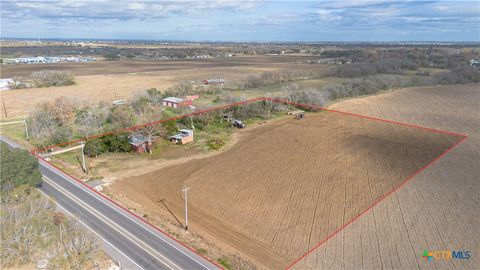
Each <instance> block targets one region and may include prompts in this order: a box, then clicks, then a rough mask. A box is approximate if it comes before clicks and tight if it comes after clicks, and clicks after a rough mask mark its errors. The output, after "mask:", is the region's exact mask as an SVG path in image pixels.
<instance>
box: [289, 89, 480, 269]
mask: <svg viewBox="0 0 480 270" xmlns="http://www.w3.org/2000/svg"><path fill="white" fill-rule="evenodd" d="M479 104H480V85H479V84H471V85H449V86H440V87H422V88H412V89H405V90H398V91H394V92H391V93H386V94H383V95H378V96H371V97H366V98H358V99H352V100H347V101H344V102H341V103H338V104H335V105H333V107H334V108H335V109H338V110H343V111H350V112H353V113H359V114H364V115H369V116H373V117H382V118H386V119H391V120H395V121H401V122H407V123H412V124H417V125H423V126H428V127H431V128H437V129H444V130H449V131H453V132H457V133H461V134H468V135H469V137H468V139H467V140H465V141H464V142H463V143H462V144H460V145H459V146H458V147H456V148H455V149H453V150H452V151H451V152H449V153H448V154H447V155H445V156H444V157H442V158H441V159H440V160H438V161H437V162H435V163H434V164H432V165H431V166H429V167H428V168H427V169H426V170H424V171H422V172H421V173H419V174H418V175H416V176H415V177H414V178H413V179H412V180H411V181H409V182H408V183H407V184H406V185H404V186H403V187H402V188H400V189H399V190H398V191H396V192H395V193H394V194H392V195H391V196H389V197H388V198H387V199H385V200H383V201H382V202H381V203H380V204H378V205H376V206H375V207H374V208H373V209H371V210H370V211H369V212H367V213H366V214H365V215H363V216H362V217H361V218H359V219H358V220H356V221H355V222H354V223H353V224H351V225H350V226H348V227H347V228H345V229H344V230H342V231H341V232H340V233H338V234H337V235H335V237H333V238H331V239H330V240H329V241H327V242H325V243H324V244H322V245H321V246H320V247H318V248H317V249H316V250H314V251H313V252H312V253H310V254H309V255H308V256H307V257H306V258H304V259H303V260H302V261H300V262H299V263H298V264H296V265H295V267H294V268H293V269H302V270H303V269H479V265H480V256H478V254H480V212H479V211H478V209H480V195H479V194H480V185H479V181H478V180H479V176H480V166H479V160H480V129H479V128H478V127H479V126H480V114H479V110H478V105H479ZM399 168H400V167H399ZM425 249H427V250H468V251H470V253H471V254H476V255H473V256H472V257H471V258H470V259H468V260H467V259H464V260H432V261H430V262H427V261H426V260H425V258H423V257H422V252H423V251H424V250H425ZM305 251H306V250H305Z"/></svg>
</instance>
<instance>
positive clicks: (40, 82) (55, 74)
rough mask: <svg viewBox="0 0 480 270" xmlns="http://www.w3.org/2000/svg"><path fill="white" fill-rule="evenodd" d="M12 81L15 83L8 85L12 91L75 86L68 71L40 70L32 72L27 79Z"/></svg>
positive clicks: (18, 78)
mask: <svg viewBox="0 0 480 270" xmlns="http://www.w3.org/2000/svg"><path fill="white" fill-rule="evenodd" d="M14 81H15V82H14V83H13V84H12V85H10V88H12V89H21V88H30V87H51V86H68V85H73V84H75V77H74V76H73V74H72V73H71V72H70V71H62V70H41V71H36V72H33V73H32V74H31V75H30V76H28V77H17V78H14Z"/></svg>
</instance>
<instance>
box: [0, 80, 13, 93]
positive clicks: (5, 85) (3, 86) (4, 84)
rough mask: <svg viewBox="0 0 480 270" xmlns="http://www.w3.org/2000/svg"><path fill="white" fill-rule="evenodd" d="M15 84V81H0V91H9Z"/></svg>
mask: <svg viewBox="0 0 480 270" xmlns="http://www.w3.org/2000/svg"><path fill="white" fill-rule="evenodd" d="M14 84H15V81H14V80H13V79H0V91H2V90H8V89H10V87H11V86H12V85H14Z"/></svg>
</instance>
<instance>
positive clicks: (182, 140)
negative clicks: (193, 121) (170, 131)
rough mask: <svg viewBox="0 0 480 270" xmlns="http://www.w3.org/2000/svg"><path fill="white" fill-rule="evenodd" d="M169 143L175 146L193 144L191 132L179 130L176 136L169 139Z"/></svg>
mask: <svg viewBox="0 0 480 270" xmlns="http://www.w3.org/2000/svg"><path fill="white" fill-rule="evenodd" d="M170 141H171V142H172V143H175V144H187V143H189V142H193V130H191V129H181V130H180V132H179V133H178V134H175V135H173V136H171V137H170Z"/></svg>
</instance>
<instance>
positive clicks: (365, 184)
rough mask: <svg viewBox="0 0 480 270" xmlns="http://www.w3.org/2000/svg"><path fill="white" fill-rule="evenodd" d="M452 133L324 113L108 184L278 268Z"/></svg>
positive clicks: (417, 165)
mask: <svg viewBox="0 0 480 270" xmlns="http://www.w3.org/2000/svg"><path fill="white" fill-rule="evenodd" d="M459 139H461V138H459V137H458V136H455V135H448V134H443V133H435V132H431V131H426V130H424V129H419V128H412V127H406V126H401V125H397V124H392V123H386V122H380V121H373V120H369V119H364V118H359V117H355V116H349V115H342V114H337V113H332V112H322V113H314V114H308V115H307V117H306V119H304V120H293V119H290V118H288V119H282V120H279V121H272V122H270V123H268V124H266V125H264V126H261V127H256V128H251V129H248V128H247V129H246V130H243V131H241V133H240V137H239V140H238V142H237V143H236V144H235V145H233V146H232V147H231V148H229V149H228V150H226V151H224V152H221V153H219V154H217V155H214V156H210V157H208V158H203V159H194V160H190V161H187V162H184V163H180V164H177V165H173V166H169V167H165V168H162V169H159V170H157V171H155V172H153V173H148V174H144V175H140V176H137V177H130V178H126V179H122V180H119V181H117V182H116V183H115V184H114V185H113V189H114V190H115V191H116V192H120V193H122V194H124V195H125V196H127V197H128V198H129V199H131V200H134V201H136V202H138V203H140V204H142V205H143V206H145V207H147V208H150V209H152V210H154V211H166V210H165V209H164V206H163V204H161V203H160V202H159V201H160V200H163V202H164V203H165V204H166V205H168V207H169V208H170V210H171V211H172V212H173V213H174V214H175V215H176V216H177V217H178V218H179V219H180V220H181V221H182V222H183V213H184V212H183V203H184V201H183V196H182V193H181V191H180V190H181V187H182V186H183V185H188V186H190V187H191V190H190V192H189V205H190V208H189V213H190V215H189V222H190V228H191V230H192V231H195V230H201V231H202V232H207V233H208V234H209V235H211V236H213V237H215V238H218V239H220V240H221V241H222V242H225V243H228V244H229V245H231V246H232V247H234V248H236V249H237V250H239V251H241V252H242V253H244V254H246V255H248V256H249V257H251V258H253V259H254V260H255V261H256V262H257V263H260V264H261V265H263V266H264V267H268V268H272V269H280V268H284V267H286V266H287V265H288V264H290V263H291V262H292V261H294V260H295V259H296V258H298V257H299V256H301V255H302V254H303V253H304V252H305V251H306V250H308V249H309V248H311V247H313V246H315V245H316V244H317V243H318V242H319V241H321V240H322V239H325V238H326V237H327V236H328V235H330V234H331V233H333V232H334V231H335V230H337V229H338V228H340V227H341V226H342V225H343V224H345V223H346V222H348V221H350V220H351V219H352V218H354V217H356V216H357V215H359V214H360V213H361V212H363V211H364V210H365V209H367V208H368V207H369V206H370V205H372V204H373V203H374V202H375V201H376V200H378V199H379V198H381V197H382V196H384V195H385V194H386V193H387V192H389V191H391V190H392V189H393V188H395V187H396V186H398V185H399V184H401V183H402V182H403V181H404V180H405V179H407V178H408V177H409V176H411V175H412V174H414V173H415V172H417V171H418V170H419V169H421V168H422V167H424V166H426V165H427V164H429V163H430V162H431V161H432V160H434V159H435V158H436V157H438V156H439V155H441V154H442V153H443V152H444V151H445V150H446V149H448V148H449V147H451V146H452V145H453V144H454V143H455V142H457V141H458V140H459Z"/></svg>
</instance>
